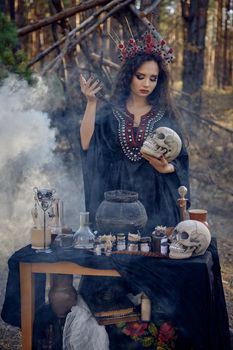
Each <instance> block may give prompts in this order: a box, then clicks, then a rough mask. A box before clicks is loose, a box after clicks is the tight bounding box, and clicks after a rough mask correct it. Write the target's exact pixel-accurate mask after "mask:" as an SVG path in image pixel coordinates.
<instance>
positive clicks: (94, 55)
mask: <svg viewBox="0 0 233 350" xmlns="http://www.w3.org/2000/svg"><path fill="white" fill-rule="evenodd" d="M91 57H92V58H93V59H94V60H96V61H100V60H101V59H102V61H103V64H104V65H105V66H108V67H110V68H113V69H116V70H118V69H120V65H119V64H116V63H114V62H112V61H110V60H108V59H106V58H101V57H100V55H97V54H96V53H92V54H91Z"/></svg>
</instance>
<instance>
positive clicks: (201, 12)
mask: <svg viewBox="0 0 233 350" xmlns="http://www.w3.org/2000/svg"><path fill="white" fill-rule="evenodd" d="M208 3H209V0H191V1H187V0H181V5H182V17H183V22H184V55H183V56H184V60H183V74H182V75H183V91H184V92H185V93H188V94H191V95H192V96H194V97H195V102H196V103H197V104H200V103H201V88H202V85H203V80H204V53H205V34H206V26H207V25H206V24H207V10H208Z"/></svg>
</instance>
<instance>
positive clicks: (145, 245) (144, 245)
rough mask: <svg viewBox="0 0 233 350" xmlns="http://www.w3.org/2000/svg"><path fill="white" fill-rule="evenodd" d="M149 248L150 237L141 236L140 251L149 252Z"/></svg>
mask: <svg viewBox="0 0 233 350" xmlns="http://www.w3.org/2000/svg"><path fill="white" fill-rule="evenodd" d="M150 250H151V238H150V237H142V238H141V239H140V251H141V252H149V251H150Z"/></svg>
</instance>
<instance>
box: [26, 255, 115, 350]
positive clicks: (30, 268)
mask: <svg viewBox="0 0 233 350" xmlns="http://www.w3.org/2000/svg"><path fill="white" fill-rule="evenodd" d="M36 273H47V274H53V273H61V274H72V275H86V276H112V277H120V274H119V273H118V272H117V271H116V270H103V269H94V268H88V267H84V266H80V265H78V264H75V263H72V262H67V261H64V262H62V261H61V262H56V263H48V262H46V263H44V262H41V263H39V262H27V263H26V262H20V300H21V329H22V346H23V350H31V349H32V330H33V321H34V312H35V293H34V274H36Z"/></svg>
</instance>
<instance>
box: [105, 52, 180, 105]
mask: <svg viewBox="0 0 233 350" xmlns="http://www.w3.org/2000/svg"><path fill="white" fill-rule="evenodd" d="M149 61H154V62H157V64H158V66H159V76H158V81H157V85H156V87H155V89H154V91H153V92H152V93H151V94H150V95H149V96H148V97H147V100H148V103H149V104H150V105H152V106H157V107H161V106H163V107H166V108H167V109H168V110H170V111H171V110H172V109H173V108H172V104H171V99H170V94H169V86H168V85H169V73H168V70H167V67H166V65H165V64H164V63H163V60H162V58H161V57H160V56H155V55H152V54H145V53H140V54H138V55H136V56H134V57H132V58H130V59H127V61H126V62H125V63H124V64H123V65H122V67H121V69H120V71H119V72H118V75H117V77H116V83H115V87H114V89H113V94H112V96H111V98H110V102H111V103H112V104H113V105H115V106H118V107H120V108H124V107H125V105H126V102H127V99H128V97H129V96H130V92H131V89H130V85H131V81H132V79H133V75H134V74H135V72H136V71H137V69H138V68H139V67H140V66H141V65H142V64H143V63H145V62H149Z"/></svg>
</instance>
